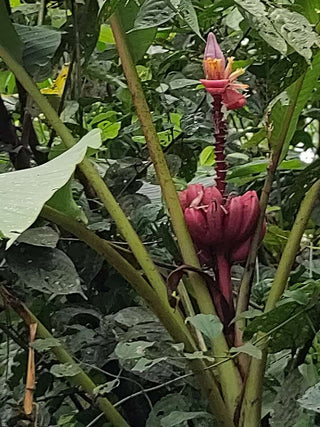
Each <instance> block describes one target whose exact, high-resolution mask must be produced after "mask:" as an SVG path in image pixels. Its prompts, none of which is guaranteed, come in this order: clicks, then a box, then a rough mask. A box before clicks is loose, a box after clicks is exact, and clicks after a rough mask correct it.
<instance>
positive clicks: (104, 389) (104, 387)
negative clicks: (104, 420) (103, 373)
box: [93, 378, 120, 396]
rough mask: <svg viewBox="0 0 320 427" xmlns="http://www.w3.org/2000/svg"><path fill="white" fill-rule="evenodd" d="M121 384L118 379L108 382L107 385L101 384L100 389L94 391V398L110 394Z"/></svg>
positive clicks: (96, 388)
mask: <svg viewBox="0 0 320 427" xmlns="http://www.w3.org/2000/svg"><path fill="white" fill-rule="evenodd" d="M119 384H120V381H119V380H118V378H117V379H115V380H112V381H108V382H107V383H104V384H100V385H98V387H95V388H94V389H93V394H94V396H104V395H106V394H108V393H110V391H112V390H113V389H114V388H116V387H118V385H119Z"/></svg>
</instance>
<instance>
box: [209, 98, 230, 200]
mask: <svg viewBox="0 0 320 427" xmlns="http://www.w3.org/2000/svg"><path fill="white" fill-rule="evenodd" d="M212 118H213V134H214V138H215V157H216V175H217V177H216V181H217V188H218V190H219V191H220V193H221V194H222V196H224V195H225V190H226V174H227V165H226V156H225V152H224V148H225V143H226V134H227V124H226V121H225V120H224V116H223V112H222V99H221V96H220V95H215V96H214V97H213V103H212Z"/></svg>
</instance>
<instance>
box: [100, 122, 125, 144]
mask: <svg viewBox="0 0 320 427" xmlns="http://www.w3.org/2000/svg"><path fill="white" fill-rule="evenodd" d="M98 128H99V129H101V131H102V135H101V138H102V141H106V140H108V139H114V138H116V137H117V136H118V134H119V130H120V128H121V123H120V122H115V123H114V122H110V121H108V120H105V121H103V122H101V123H99V124H98Z"/></svg>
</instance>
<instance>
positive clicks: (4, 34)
mask: <svg viewBox="0 0 320 427" xmlns="http://www.w3.org/2000/svg"><path fill="white" fill-rule="evenodd" d="M0 45H1V46H3V47H4V48H6V49H7V50H8V51H9V52H10V54H11V55H13V56H14V57H15V58H16V60H17V61H19V62H21V61H22V43H21V41H20V39H19V37H18V35H17V33H16V31H15V29H14V27H13V25H12V23H11V21H10V17H9V14H8V11H7V8H6V2H5V1H4V0H1V1H0Z"/></svg>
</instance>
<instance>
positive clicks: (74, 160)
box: [0, 130, 100, 247]
mask: <svg viewBox="0 0 320 427" xmlns="http://www.w3.org/2000/svg"><path fill="white" fill-rule="evenodd" d="M99 138H100V131H98V130H93V131H91V132H89V133H88V134H87V135H86V136H85V137H83V138H82V139H81V140H80V141H79V142H78V143H77V144H76V145H75V146H74V147H72V148H70V149H69V150H67V151H66V152H65V153H63V154H61V155H60V156H59V157H57V158H55V159H53V160H50V161H49V162H47V163H45V164H44V165H41V166H37V167H34V168H32V169H26V170H20V171H14V172H9V173H3V174H1V175H0V199H1V205H0V230H1V232H2V234H3V235H4V236H6V237H7V238H8V239H9V241H8V242H7V247H9V246H11V244H12V243H13V242H14V241H15V240H16V239H17V238H18V237H19V235H20V234H21V233H22V232H23V231H25V230H26V229H27V228H28V227H30V225H31V224H32V223H33V222H34V221H35V220H36V219H37V217H38V215H39V213H40V211H41V209H42V206H43V205H44V204H45V203H46V202H47V201H48V200H49V199H50V198H51V197H52V195H53V194H54V193H55V192H56V191H57V190H58V189H59V188H61V187H62V186H63V185H64V184H65V183H66V182H67V181H68V180H69V178H70V176H71V175H72V173H73V171H74V169H75V167H76V165H77V164H78V163H80V162H81V160H82V159H83V158H84V156H85V153H86V150H87V147H88V146H90V145H91V144H92V143H96V141H97V139H99Z"/></svg>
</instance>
